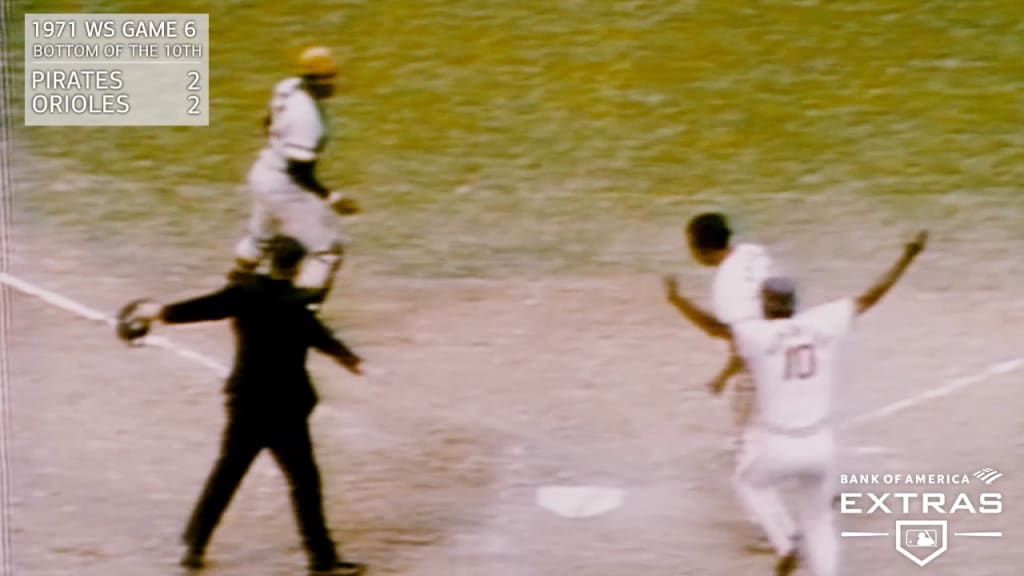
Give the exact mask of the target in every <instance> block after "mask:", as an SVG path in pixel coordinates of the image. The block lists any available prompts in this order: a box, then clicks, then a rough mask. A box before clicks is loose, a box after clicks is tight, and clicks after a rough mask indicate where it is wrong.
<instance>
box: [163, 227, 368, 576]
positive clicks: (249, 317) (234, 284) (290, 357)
mask: <svg viewBox="0 0 1024 576" xmlns="http://www.w3.org/2000/svg"><path fill="white" fill-rule="evenodd" d="M276 244H277V245H276V246H275V250H274V251H273V259H274V262H273V263H272V267H273V268H274V269H275V270H277V271H280V270H285V271H287V272H285V273H279V272H278V273H272V275H271V276H263V275H256V274H244V273H243V274H233V277H232V278H231V281H230V282H229V283H228V285H227V286H225V287H224V288H222V289H220V290H218V291H216V292H213V293H211V294H207V295H205V296H200V297H198V298H194V299H190V300H185V301H182V302H177V303H174V304H170V305H168V306H164V307H163V308H162V309H161V311H160V313H159V316H158V317H157V318H158V319H159V320H160V321H162V322H164V323H167V324H185V323H191V322H203V321H211V320H221V319H227V318H231V319H232V320H233V328H234V332H235V337H236V352H235V360H234V366H233V369H232V371H231V375H230V376H229V377H228V379H227V384H226V386H225V389H224V391H225V393H226V395H227V426H226V428H225V430H224V435H223V440H222V444H221V451H220V456H219V458H218V459H217V462H216V464H215V465H214V467H213V470H212V472H211V473H210V477H209V479H208V480H207V482H206V486H205V488H204V490H203V493H202V496H201V497H200V498H199V502H197V504H196V507H195V510H194V511H193V513H192V517H191V519H190V521H189V523H188V527H187V529H186V530H185V533H184V536H183V537H184V541H185V544H186V545H187V546H188V551H187V552H186V555H185V557H184V558H183V559H182V564H183V565H185V566H187V567H190V568H199V567H201V566H202V557H203V553H204V551H205V550H206V546H207V544H208V543H209V541H210V537H211V536H212V534H213V531H214V528H216V526H217V523H218V522H219V521H220V518H221V516H222V514H223V513H224V510H225V509H226V508H227V506H228V503H229V502H230V501H231V498H232V496H233V495H234V493H235V490H236V489H237V488H238V486H239V484H241V482H242V478H243V476H245V473H246V471H247V470H248V469H249V467H250V465H251V464H252V463H253V461H254V460H255V459H256V456H257V455H258V454H259V453H260V451H261V450H262V449H264V448H268V449H270V451H271V453H272V454H273V456H274V458H275V460H276V461H277V463H278V465H279V466H280V467H281V469H282V470H283V472H284V474H285V476H286V477H287V479H288V483H289V485H290V486H291V500H292V505H293V507H294V509H295V515H296V517H297V519H298V523H299V528H300V530H301V533H302V539H303V542H304V544H305V546H306V549H307V550H308V552H309V556H310V566H311V570H312V571H314V572H317V573H319V572H325V573H345V574H348V573H358V571H359V570H361V565H357V564H352V563H348V562H342V561H341V559H340V557H339V555H338V553H337V551H336V548H335V544H334V542H333V541H332V540H331V537H330V535H329V533H328V530H327V527H326V525H325V522H324V513H323V502H322V498H321V492H320V472H319V470H318V468H317V465H316V461H315V459H314V455H313V445H312V441H311V438H310V434H309V422H308V419H309V415H310V414H311V412H312V411H313V408H314V406H315V405H316V403H317V395H316V392H315V390H314V388H313V386H312V383H311V382H310V378H309V374H308V372H307V371H306V353H307V351H308V349H309V348H316V349H318V350H320V351H321V352H323V353H325V354H327V355H330V356H332V357H333V358H335V359H336V360H337V361H338V362H339V363H341V364H342V365H343V366H345V367H346V368H348V369H349V370H351V371H353V372H355V373H358V367H359V363H360V359H359V357H358V356H356V355H355V354H354V353H353V352H352V351H351V350H349V348H348V347H347V346H346V345H345V344H344V343H342V342H341V341H340V340H339V339H337V338H336V337H335V336H334V335H333V334H332V332H331V331H330V330H329V329H327V328H326V327H325V326H324V325H323V324H322V323H321V322H320V320H319V319H317V317H316V316H315V315H314V313H313V312H312V311H311V310H310V309H309V307H308V306H307V304H308V302H309V298H308V294H304V293H303V292H301V291H299V290H298V289H296V288H295V287H294V286H293V285H292V282H291V280H292V277H293V276H294V270H296V269H297V267H298V263H299V261H300V260H301V258H302V256H304V254H305V251H304V250H303V249H302V247H301V246H299V245H298V244H297V243H296V242H293V241H290V240H289V239H280V240H279V241H277V242H276ZM346 568H347V569H346Z"/></svg>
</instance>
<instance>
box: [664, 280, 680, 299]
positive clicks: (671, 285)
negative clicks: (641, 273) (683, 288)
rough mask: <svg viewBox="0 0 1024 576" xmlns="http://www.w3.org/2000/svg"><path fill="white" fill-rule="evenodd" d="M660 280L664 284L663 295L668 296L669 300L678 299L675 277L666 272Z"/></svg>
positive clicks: (677, 283)
mask: <svg viewBox="0 0 1024 576" xmlns="http://www.w3.org/2000/svg"><path fill="white" fill-rule="evenodd" d="M662 282H663V283H664V284H665V297H666V298H668V301H669V302H675V301H676V300H678V299H679V281H678V280H676V277H675V276H673V275H671V274H668V275H666V276H665V277H664V278H662Z"/></svg>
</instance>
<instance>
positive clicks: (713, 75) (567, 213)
mask: <svg viewBox="0 0 1024 576" xmlns="http://www.w3.org/2000/svg"><path fill="white" fill-rule="evenodd" d="M22 4H23V5H24V9H25V11H26V12H32V11H35V12H43V11H47V12H60V11H95V12H132V11H157V10H158V7H159V10H160V11H170V8H168V7H167V6H166V5H165V4H158V3H155V2H130V1H113V0H111V1H92V2H89V1H75V2H66V1H57V0H50V1H45V2H43V1H39V2H34V1H28V2H23V3H22ZM174 10H175V11H179V12H189V11H195V12H209V13H210V22H211V27H212V32H211V41H212V50H211V54H212V62H211V75H212V79H211V84H210V86H211V96H212V102H211V118H212V120H211V125H210V127H208V128H81V127H75V128H22V129H21V131H19V133H18V135H19V138H20V139H21V141H23V142H25V143H26V146H27V147H28V148H29V149H30V150H32V151H33V152H34V154H35V155H36V156H39V157H53V158H62V159H66V160H70V161H72V163H73V164H72V166H73V168H72V169H74V170H76V171H79V172H81V173H83V174H87V175H89V174H91V175H98V176H101V177H102V178H100V179H99V180H97V181H96V183H95V184H94V185H91V186H85V189H82V190H79V191H75V192H73V193H61V194H53V193H45V192H44V191H40V190H39V189H38V188H37V187H33V190H29V191H26V192H23V193H21V194H20V195H19V203H20V204H21V205H22V207H23V209H24V212H23V214H25V215H24V216H22V217H23V218H26V219H28V220H30V221H31V222H33V223H34V225H39V226H55V227H56V228H57V229H59V230H60V231H61V232H60V233H61V234H68V235H70V236H71V237H73V238H77V237H85V236H87V235H88V236H89V237H90V238H91V237H96V236H98V237H107V236H109V235H111V234H114V233H115V232H116V233H117V234H118V235H119V236H124V237H128V238H132V239H133V240H138V241H142V242H146V241H153V242H163V243H169V242H172V243H177V244H176V245H177V246H178V247H179V248H181V249H182V250H185V251H189V250H194V251H195V252H196V253H198V252H201V251H203V250H206V251H209V252H210V253H211V254H214V253H215V254H218V257H220V258H226V257H227V255H225V254H224V251H225V250H227V249H229V248H230V243H229V239H230V238H231V237H232V236H233V235H237V234H236V232H237V231H239V230H240V228H241V226H242V222H243V221H244V217H245V209H246V207H245V205H244V203H243V202H242V200H241V197H240V196H239V195H238V193H237V191H236V190H235V188H236V187H237V185H238V184H239V183H240V182H241V181H242V177H243V175H244V172H245V170H246V169H247V167H248V165H249V163H250V162H251V161H252V159H253V155H254V154H255V152H256V150H257V149H258V148H259V146H261V144H262V141H261V132H260V127H259V124H258V120H259V118H260V116H261V114H262V112H263V109H264V107H265V105H266V97H267V94H268V91H269V89H270V87H271V86H272V84H273V83H274V82H275V81H276V80H278V79H279V78H281V77H282V76H283V75H285V74H287V73H288V72H289V61H288V57H289V55H290V54H291V53H293V52H294V51H295V50H296V49H297V48H298V47H300V46H301V45H303V44H304V43H306V42H310V41H317V42H322V43H326V44H329V45H331V46H334V47H336V48H337V49H338V50H339V51H340V52H341V53H343V54H344V55H345V57H346V60H347V63H346V67H345V78H346V83H347V87H348V88H347V90H346V92H345V94H344V95H343V96H342V97H339V98H337V99H335V100H333V101H332V102H331V103H330V105H329V109H330V115H331V117H332V119H333V126H334V135H335V138H334V140H333V142H332V144H331V147H330V148H329V152H328V155H327V157H326V159H325V161H324V163H323V166H322V169H321V174H322V176H323V178H324V180H325V181H327V182H328V183H330V184H333V185H336V186H344V187H346V188H347V189H350V190H351V191H352V193H353V194H355V195H357V196H358V197H359V198H360V199H361V200H362V201H363V203H364V205H365V207H366V208H367V214H366V216H365V217H364V218H363V220H362V221H360V222H359V223H358V224H356V225H353V226H351V229H352V234H353V236H355V238H356V242H357V244H356V246H357V247H358V250H359V251H360V252H361V253H364V254H366V255H368V256H369V257H371V259H372V260H373V262H374V263H375V265H376V266H378V267H379V268H381V269H382V270H385V271H388V272H397V273H404V274H454V275H502V274H509V273H543V274H552V273H561V272H579V271H587V270H599V271H601V270H603V271H607V270H610V269H613V268H615V267H618V268H622V267H625V269H648V268H651V267H652V266H653V265H654V264H656V263H658V262H663V261H664V260H665V259H666V258H667V256H666V255H665V254H664V253H658V254H656V255H654V256H645V253H646V252H647V250H648V243H649V242H650V241H651V239H652V238H663V237H664V236H665V233H664V232H663V230H664V229H666V227H675V226H677V225H678V224H679V223H680V222H681V221H682V220H683V219H684V218H685V217H686V216H688V215H689V214H690V213H692V211H693V210H695V209H697V208H699V207H707V206H722V207H724V208H726V209H728V210H730V211H732V212H735V213H737V215H738V217H739V218H740V220H741V221H743V220H744V219H745V220H746V221H748V222H751V221H757V222H759V223H760V224H759V225H760V226H763V227H769V226H771V225H772V223H773V219H774V221H775V222H784V221H786V218H787V217H790V218H793V217H795V215H794V214H793V213H794V211H798V210H799V208H800V206H801V202H800V198H802V197H818V196H822V195H824V196H826V197H829V196H831V195H837V196H836V197H837V199H838V198H840V197H841V198H842V200H843V201H850V200H851V198H852V200H853V202H855V203H856V202H859V201H863V202H864V203H866V204H867V205H869V206H871V207H873V208H874V209H877V210H879V211H881V213H882V217H883V218H892V219H895V218H898V217H899V216H900V215H901V214H903V213H904V212H906V211H907V210H912V211H915V212H916V214H915V216H916V217H919V216H921V215H922V214H923V215H929V214H931V215H940V214H946V213H947V212H948V211H944V209H943V208H942V204H941V203H942V201H943V200H942V199H943V198H945V197H947V196H949V195H970V196H977V195H981V196H984V197H987V198H992V199H993V203H994V206H995V208H994V209H995V210H998V211H999V212H1000V213H1007V210H1009V213H1010V214H1012V215H1015V216H1024V204H1022V201H1021V200H1020V199H1019V198H1020V194H1021V189H1020V182H1021V181H1022V180H1024V135H1022V134H1024V133H1022V132H1021V126H1024V105H1022V104H1021V98H1020V94H1022V93H1024V65H1022V62H1024V18H1022V16H1024V8H1022V7H1021V4H1020V2H1019V1H1016V0H977V1H973V2H958V1H955V0H944V1H923V0H859V1H857V2H820V3H813V2H795V1H790V0H786V1H782V0H779V1H765V2H709V1H696V0H692V1H688V2H687V1H680V2H660V1H641V0H637V1H633V2H620V1H616V2H613V1H610V0H592V1H583V0H576V1H569V0H566V1H558V0H516V1H514V2H513V1H499V0H466V1H461V2H456V1H453V0H367V1H356V0H353V1H347V2H329V3H328V2H312V1H303V0H296V1H289V2H229V1H222V2H194V1H185V0H180V1H177V2H175V3H174ZM13 32H14V33H13V37H14V39H15V40H19V38H18V37H19V36H20V34H21V32H20V30H15V31H13ZM109 179H119V180H124V181H127V182H130V183H131V184H130V185H127V186H117V185H110V184H109V182H110V181H111V180H109ZM851 185H852V186H853V187H854V188H855V190H854V191H853V192H850V193H846V194H841V193H837V192H836V190H837V189H849V188H850V186H851ZM781 192H785V193H789V196H785V197H784V198H782V199H780V197H779V196H778V194H779V193H781ZM842 217H843V216H842V211H841V210H833V211H831V212H827V211H826V213H822V214H821V215H820V217H818V218H816V219H813V221H812V222H811V223H809V224H808V225H809V226H812V227H813V228H815V229H819V230H824V229H827V228H829V227H832V226H835V225H836V224H837V221H836V219H841V218H842ZM1019 221H1020V219H1019V218H1012V217H1010V218H1006V221H1005V222H1003V223H1001V224H1000V226H1004V227H1005V229H1006V230H1007V231H1008V233H1009V234H1014V233H1015V232H1013V229H1014V226H1015V224H1013V222H1019ZM673 237H674V236H673ZM1017 238H1019V236H1017ZM170 239H173V241H172V240H170Z"/></svg>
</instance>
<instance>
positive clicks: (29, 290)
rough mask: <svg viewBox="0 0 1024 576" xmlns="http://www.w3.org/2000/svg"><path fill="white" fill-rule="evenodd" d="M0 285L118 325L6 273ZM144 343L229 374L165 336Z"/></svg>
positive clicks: (204, 357) (80, 304) (69, 310)
mask: <svg viewBox="0 0 1024 576" xmlns="http://www.w3.org/2000/svg"><path fill="white" fill-rule="evenodd" d="M0 284H6V285H8V286H10V287H11V288H14V289H15V290H17V291H19V292H22V293H24V294H28V295H29V296H34V297H36V298H38V299H40V300H42V301H43V302H46V303H47V304H50V305H52V306H55V307H57V308H60V309H62V310H65V311H67V312H71V313H72V314H75V315H78V316H81V317H82V318H85V319H86V320H93V321H95V322H102V323H103V324H106V325H107V326H113V325H114V324H116V321H115V320H114V318H113V317H111V316H108V315H107V314H104V313H103V312H100V311H99V310H96V309H95V308H90V307H89V306H86V305H85V304H82V303H80V302H76V301H74V300H72V299H70V298H67V297H65V296H61V295H60V294H57V293H56V292H51V291H49V290H47V289H45V288H41V287H39V286H36V285H34V284H32V283H30V282H26V281H24V280H21V279H20V278H17V277H15V276H12V275H10V274H8V273H6V272H0ZM142 343H143V344H146V345H148V346H154V347H156V348H163V349H164V350H169V351H171V352H173V353H174V354H177V355H178V356H180V357H182V358H184V359H185V360H190V361H192V362H195V363H196V364H199V365H200V366H203V367H205V368H208V369H209V370H211V371H213V372H215V373H216V374H217V375H218V376H221V377H224V376H227V374H228V367H227V366H225V365H224V364H222V363H220V362H218V361H217V360H214V359H213V358H210V357H209V356H206V355H204V354H200V353H199V352H196V351H195V350H191V349H189V348H186V347H184V346H182V345H180V344H178V343H176V342H174V341H173V340H171V339H169V338H164V337H163V336H147V337H146V338H145V339H144V340H143V342H142Z"/></svg>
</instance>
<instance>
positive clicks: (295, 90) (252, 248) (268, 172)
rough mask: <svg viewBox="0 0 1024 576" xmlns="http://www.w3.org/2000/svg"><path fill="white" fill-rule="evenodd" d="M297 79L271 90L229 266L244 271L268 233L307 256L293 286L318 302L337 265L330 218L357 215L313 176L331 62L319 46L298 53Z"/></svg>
mask: <svg viewBox="0 0 1024 576" xmlns="http://www.w3.org/2000/svg"><path fill="white" fill-rule="evenodd" d="M298 64H299V76H297V77H292V78H287V79H285V80H282V81H281V82H278V83H277V85H276V86H274V90H273V94H272V96H271V100H270V106H269V108H270V109H269V111H268V114H267V116H266V117H265V119H264V125H265V128H266V131H267V145H266V146H265V147H264V148H263V150H262V151H261V152H260V154H259V157H258V158H257V159H256V162H255V163H254V164H253V166H252V168H251V169H250V171H249V175H248V188H249V194H250V197H251V201H252V214H251V216H250V219H249V225H248V233H247V234H246V236H245V237H244V238H242V240H241V241H239V242H238V244H237V245H236V246H235V264H236V269H239V270H242V271H252V270H255V269H256V268H258V267H259V265H260V263H261V261H262V260H263V259H264V257H265V255H266V247H267V243H268V242H269V241H270V240H271V239H272V238H273V237H274V236H276V235H278V234H284V235H287V236H291V237H293V238H295V239H297V240H298V241H299V242H301V243H302V245H303V246H304V247H305V248H306V250H307V252H308V253H309V257H308V258H307V259H306V261H305V262H304V263H303V265H302V267H301V271H300V275H299V277H298V278H297V279H296V284H297V285H299V286H302V287H305V288H307V289H310V290H312V291H314V292H316V295H315V298H314V302H315V305H319V303H320V302H322V301H323V300H324V299H325V298H326V297H327V293H328V292H329V291H330V289H331V285H332V284H333V282H334V277H335V275H336V274H337V273H338V270H339V269H340V268H341V262H342V255H343V252H344V239H343V236H342V233H341V230H340V226H339V222H338V217H337V214H341V215H348V214H355V213H357V212H358V211H359V206H358V205H357V203H356V202H355V200H353V199H352V198H350V197H348V196H346V195H345V194H343V193H341V192H339V191H334V192H331V191H329V190H328V189H327V188H326V187H325V186H324V185H323V184H321V183H320V181H319V180H318V179H317V178H316V174H315V170H316V164H317V161H318V159H319V158H320V155H321V154H322V153H323V150H324V146H325V145H326V142H327V121H326V117H325V115H324V110H323V107H322V102H323V101H324V100H326V99H327V98H330V97H331V96H332V95H333V94H334V88H335V80H336V78H337V75H338V63H337V61H336V60H335V58H334V56H333V55H332V54H331V52H330V50H328V49H327V48H324V47H322V46H315V47H312V48H308V49H306V50H305V51H303V52H302V54H301V55H300V56H299V62H298Z"/></svg>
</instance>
